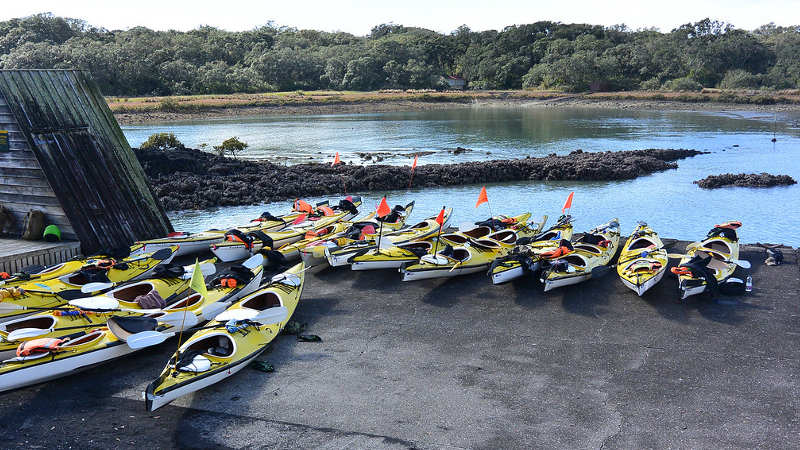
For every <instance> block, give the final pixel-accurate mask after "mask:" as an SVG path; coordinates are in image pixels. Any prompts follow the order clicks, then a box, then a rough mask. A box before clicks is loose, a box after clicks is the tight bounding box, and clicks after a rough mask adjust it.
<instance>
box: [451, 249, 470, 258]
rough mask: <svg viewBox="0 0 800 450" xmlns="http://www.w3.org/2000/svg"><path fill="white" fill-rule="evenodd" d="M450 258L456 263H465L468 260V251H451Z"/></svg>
mask: <svg viewBox="0 0 800 450" xmlns="http://www.w3.org/2000/svg"><path fill="white" fill-rule="evenodd" d="M451 258H453V259H455V260H456V261H466V260H467V259H468V258H469V250H467V249H465V248H456V249H453V255H452V256H451Z"/></svg>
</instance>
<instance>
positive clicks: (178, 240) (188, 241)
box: [131, 201, 328, 256]
mask: <svg viewBox="0 0 800 450" xmlns="http://www.w3.org/2000/svg"><path fill="white" fill-rule="evenodd" d="M296 204H297V202H295V205H296ZM327 204H328V202H327V201H326V202H322V203H319V204H317V208H319V207H321V206H326V205H327ZM303 214H305V213H304V212H303V211H297V210H296V209H293V210H292V211H291V212H290V213H288V214H283V215H279V216H273V215H272V214H270V213H269V212H266V211H265V212H264V213H262V214H261V216H259V217H257V218H256V219H253V220H252V221H250V223H249V224H247V225H242V226H239V227H235V228H234V229H236V230H238V231H239V232H241V233H242V234H244V235H247V234H248V233H252V232H262V233H267V232H270V231H277V230H280V229H283V228H285V227H287V226H288V225H290V224H291V223H292V221H294V220H295V219H297V218H298V217H300V216H301V215H303ZM227 232H228V230H216V229H214V230H207V231H203V232H200V233H185V232H180V231H179V232H175V233H170V234H168V235H167V236H165V237H163V238H158V239H148V240H143V241H137V242H136V243H135V244H134V246H133V247H132V252H131V253H132V254H140V253H144V252H153V251H157V250H160V249H162V248H166V247H169V246H172V245H179V246H180V249H179V250H178V254H177V255H176V256H185V255H191V254H195V253H203V252H207V251H208V249H209V246H210V245H212V244H217V243H220V242H223V241H224V240H225V234H226V233H227Z"/></svg>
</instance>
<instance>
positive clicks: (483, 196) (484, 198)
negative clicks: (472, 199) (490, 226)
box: [475, 186, 494, 217]
mask: <svg viewBox="0 0 800 450" xmlns="http://www.w3.org/2000/svg"><path fill="white" fill-rule="evenodd" d="M483 203H486V206H487V207H488V208H489V215H490V216H492V217H494V213H493V212H492V205H491V204H490V203H489V196H488V195H486V186H483V187H482V188H481V193H480V194H478V201H477V202H476V203H475V207H476V208H477V207H478V206H481V205H482V204H483Z"/></svg>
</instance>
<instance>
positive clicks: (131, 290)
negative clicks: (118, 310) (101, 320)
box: [109, 282, 154, 302]
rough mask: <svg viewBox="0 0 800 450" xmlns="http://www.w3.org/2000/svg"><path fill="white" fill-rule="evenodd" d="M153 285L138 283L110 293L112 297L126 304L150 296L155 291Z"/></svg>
mask: <svg viewBox="0 0 800 450" xmlns="http://www.w3.org/2000/svg"><path fill="white" fill-rule="evenodd" d="M153 290H154V288H153V285H152V284H150V283H148V282H142V283H136V284H133V285H130V286H127V287H124V288H121V289H117V290H115V291H112V292H110V293H109V294H111V296H112V297H114V298H115V299H117V300H122V301H125V302H135V301H136V298H137V297H141V296H144V295H147V294H149V293H150V292H151V291H153Z"/></svg>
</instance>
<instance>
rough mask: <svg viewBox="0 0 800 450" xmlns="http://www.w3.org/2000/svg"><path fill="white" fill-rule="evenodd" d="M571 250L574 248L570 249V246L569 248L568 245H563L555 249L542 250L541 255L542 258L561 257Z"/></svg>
mask: <svg viewBox="0 0 800 450" xmlns="http://www.w3.org/2000/svg"><path fill="white" fill-rule="evenodd" d="M571 251H572V249H570V248H568V247H566V246H561V247H558V248H556V249H555V250H550V251H547V252H542V253H541V254H540V256H541V257H542V258H544V259H554V258H560V257H562V256H564V255H566V254H568V253H569V252H571Z"/></svg>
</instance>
